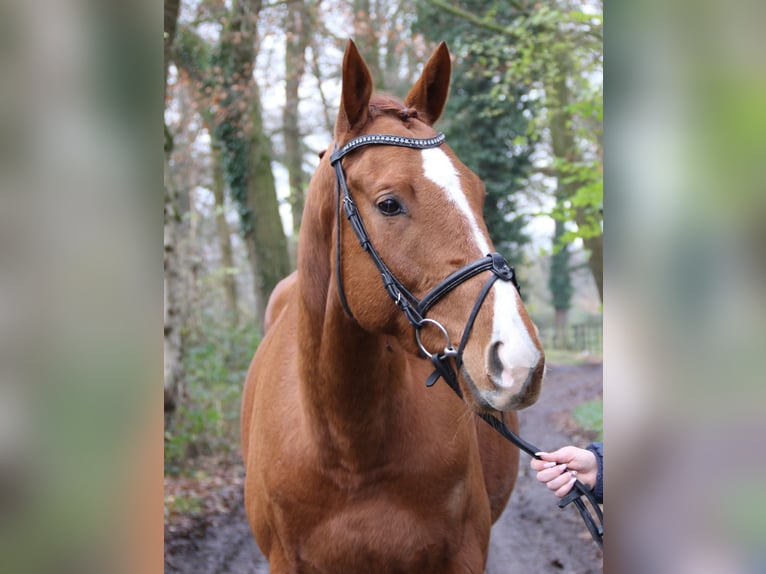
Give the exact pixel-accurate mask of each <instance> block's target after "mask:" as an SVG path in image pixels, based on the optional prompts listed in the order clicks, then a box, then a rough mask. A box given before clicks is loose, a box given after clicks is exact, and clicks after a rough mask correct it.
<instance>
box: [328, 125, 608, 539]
mask: <svg viewBox="0 0 766 574" xmlns="http://www.w3.org/2000/svg"><path fill="white" fill-rule="evenodd" d="M445 139H446V138H445V136H444V134H442V133H440V134H438V135H436V136H434V137H432V138H425V139H418V138H408V137H402V136H395V135H386V134H370V135H365V136H360V137H357V138H354V139H352V140H351V141H349V142H348V143H346V144H345V145H344V146H343V147H341V148H340V149H338V147H337V145H336V146H335V148H334V150H333V153H332V155H331V156H330V164H331V165H332V166H333V168H334V169H335V180H336V201H337V206H336V207H337V209H336V217H337V222H336V250H335V257H336V261H335V262H336V273H335V275H336V278H337V284H338V297H339V299H340V302H341V305H342V306H343V309H344V311H345V312H346V314H347V315H348V316H349V317H351V318H352V319H353V318H354V314H353V313H352V312H351V309H350V308H349V306H348V301H347V300H346V294H345V291H344V289H343V276H342V269H343V268H342V265H341V257H342V256H341V235H340V233H341V231H340V228H341V225H340V214H341V205H342V206H343V211H344V212H345V215H346V218H347V219H348V220H349V222H350V224H351V227H352V229H353V230H354V234H355V235H356V237H357V239H358V240H359V244H360V245H361V246H362V249H364V250H365V251H366V252H367V253H368V254H369V255H370V258H371V259H372V262H373V263H374V264H375V267H377V269H378V271H379V272H380V274H381V278H382V280H383V286H384V287H385V290H386V293H388V296H389V297H390V298H391V299H392V300H393V302H394V303H395V304H396V306H397V307H399V309H400V310H401V311H402V312H403V313H404V316H405V317H406V319H407V321H408V322H409V323H410V325H412V326H413V328H414V329H415V339H416V341H417V343H418V347H419V348H420V351H421V353H422V354H423V356H425V357H427V358H428V359H430V360H431V362H432V363H433V365H434V372H433V373H432V374H431V376H429V377H428V379H427V380H426V386H428V387H431V386H433V385H434V384H435V383H436V381H437V380H439V379H440V378H443V379H444V380H445V382H446V383H447V384H448V385H449V387H450V388H451V389H452V390H453V391H454V392H455V394H457V396H458V397H460V398H461V399H463V393H462V391H461V390H460V385H459V383H458V375H457V371H459V370H460V367H461V366H462V364H463V351H464V350H465V346H466V344H467V343H468V338H469V336H470V334H471V330H472V329H473V324H474V322H475V321H476V317H477V316H478V314H479V311H480V309H481V306H482V304H483V303H484V300H485V299H486V297H487V294H488V293H489V290H490V289H491V288H492V285H494V283H495V281H497V280H498V279H501V280H503V281H511V282H512V283H513V285H514V287H516V290H517V291H520V289H519V284H518V282H517V280H516V274H515V273H514V269H513V267H511V266H510V265H509V264H508V262H507V261H506V260H505V258H504V257H503V256H502V255H500V254H499V253H490V254H488V255H486V256H485V257H482V258H481V259H477V260H476V261H474V262H472V263H469V264H468V265H466V266H465V267H463V268H461V269H458V270H457V271H455V272H454V273H451V274H450V275H448V276H447V277H446V278H445V279H443V280H442V281H441V282H440V283H439V284H438V285H436V287H434V288H433V289H431V291H429V292H428V293H427V294H426V295H425V296H424V297H423V298H422V299H418V298H417V297H415V296H414V295H413V294H412V293H411V292H410V291H409V290H408V289H407V288H406V287H405V286H404V284H402V282H401V281H399V279H397V277H396V276H395V275H394V274H393V273H392V272H391V270H390V269H389V268H388V266H387V265H386V264H385V262H384V261H383V259H382V258H381V256H380V254H379V253H378V251H377V250H376V249H375V246H374V245H373V244H372V240H371V239H370V236H369V234H368V233H367V230H366V229H365V227H364V222H363V221H362V217H361V215H360V213H359V210H358V209H357V207H356V203H354V200H353V198H352V197H351V193H350V191H349V189H348V185H347V184H346V175H345V173H344V171H343V165H342V162H341V160H342V159H343V158H344V157H345V156H346V155H348V154H349V153H351V152H352V151H354V150H356V149H358V148H360V147H363V146H366V145H393V146H399V147H407V148H412V149H419V150H422V149H429V148H434V147H438V146H440V145H441V144H443V143H444V141H445ZM341 195H342V199H341ZM485 271H491V272H492V275H491V276H490V277H489V278H488V279H487V281H486V283H485V284H484V287H483V288H482V290H481V292H480V293H479V296H478V297H477V299H476V302H475V303H474V306H473V309H472V310H471V314H470V315H469V317H468V320H467V322H466V326H465V328H464V329H463V335H462V337H461V339H460V343H459V344H458V348H457V349H455V348H454V347H453V346H452V342H451V340H450V337H449V334H448V333H447V330H446V329H445V328H444V326H443V325H442V324H441V323H439V322H438V321H436V320H434V319H431V318H428V317H426V313H427V312H428V310H429V309H430V308H431V307H433V306H434V305H435V304H436V303H437V302H438V301H439V300H441V299H442V298H443V297H444V296H445V295H447V294H448V293H449V292H450V291H452V290H453V289H454V288H455V287H457V286H458V285H460V284H462V283H464V282H465V281H468V280H469V279H471V278H473V277H475V276H476V275H478V274H479V273H483V272H485ZM427 325H433V326H434V327H435V328H437V329H438V330H439V331H440V332H441V334H442V335H443V336H444V339H445V341H446V344H445V347H444V350H443V351H441V352H439V351H436V352H433V353H432V352H430V351H429V350H428V349H426V347H425V346H424V345H423V343H422V341H421V339H420V332H421V330H422V329H423V328H424V327H425V326H427ZM451 358H454V359H455V367H453V366H452V364H451V362H450V359H451ZM477 414H478V415H479V416H480V417H481V418H482V420H484V421H485V422H486V423H487V424H489V425H490V426H491V427H492V428H493V429H494V430H495V431H497V432H498V433H499V434H500V435H502V436H503V437H504V438H505V439H506V440H508V441H510V442H511V443H512V444H514V445H515V446H516V447H518V448H519V449H521V450H523V451H524V452H526V453H527V454H529V455H530V456H533V457H535V458H537V459H540V456H539V455H537V454H536V453H538V452H540V449H539V448H536V447H535V446H533V445H532V444H530V443H528V442H526V441H525V440H523V439H522V438H521V437H519V436H518V435H517V434H516V433H514V432H513V431H512V430H511V429H509V428H508V427H507V426H506V424H505V423H504V422H503V421H502V420H500V419H498V418H497V417H495V416H492V415H490V414H488V413H481V412H479V413H477ZM583 496H585V497H586V498H587V499H588V501H589V502H590V503H591V505H592V506H593V508H594V510H595V512H596V516H597V517H598V523H597V522H596V520H594V518H593V516H592V515H591V514H590V512H589V511H588V508H587V507H586V506H585V503H584V502H583V501H582V499H581V497H583ZM571 502H574V503H575V506H576V507H577V510H578V511H579V512H580V515H581V516H582V519H583V521H584V522H585V526H586V527H587V528H588V531H589V532H590V534H591V536H592V537H593V540H594V541H595V542H596V544H598V546H599V547H600V548H603V536H604V527H603V522H604V520H603V514H602V512H601V508H600V507H599V505H598V503H597V502H596V499H595V497H594V496H593V493H592V492H591V491H590V490H589V489H588V487H586V486H585V485H584V484H583V483H582V482H580V481H579V480H577V481H575V484H574V487H573V489H572V490H571V491H570V492H569V494H567V495H566V496H565V497H564V498H562V499H561V501H560V502H559V508H564V507H566V506H567V505H568V504H570V503H571Z"/></svg>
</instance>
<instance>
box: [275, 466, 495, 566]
mask: <svg viewBox="0 0 766 574" xmlns="http://www.w3.org/2000/svg"><path fill="white" fill-rule="evenodd" d="M307 462H308V464H302V465H299V466H298V467H296V468H294V470H295V471H296V472H298V473H300V476H301V480H295V481H284V480H282V481H281V482H279V483H277V482H273V483H271V484H270V488H269V490H270V494H269V497H268V500H269V501H270V504H271V509H270V512H269V516H270V519H269V522H270V528H271V529H272V531H274V534H276V536H275V537H274V538H275V539H276V540H279V543H280V544H281V546H282V548H281V550H280V552H281V553H283V554H284V555H285V556H289V557H290V558H289V559H288V561H289V562H294V563H295V564H298V565H304V566H305V567H307V571H317V572H333V573H343V572H381V573H385V572H450V571H451V568H450V566H449V565H450V564H451V563H452V562H453V561H455V560H456V557H457V556H458V555H462V554H464V553H465V552H469V553H471V552H473V554H475V555H476V556H477V557H478V558H477V560H478V561H479V562H480V561H481V559H482V558H481V556H482V551H481V546H482V543H481V540H482V539H483V538H486V537H488V530H489V518H488V516H487V513H486V511H485V510H486V509H485V508H484V507H485V506H486V504H485V503H483V502H482V501H484V500H485V499H486V497H482V496H481V495H480V493H475V492H474V489H475V486H476V482H475V481H474V480H472V479H471V473H470V472H469V471H468V469H467V468H462V469H457V468H451V469H445V472H444V473H443V475H436V476H430V477H429V476H419V473H418V472H417V471H416V470H415V471H413V472H411V473H408V472H406V470H402V468H403V469H406V468H407V467H406V466H403V467H402V468H400V469H398V470H397V471H396V472H393V473H390V472H387V471H385V470H384V471H382V472H379V473H369V474H366V475H362V476H353V473H348V472H345V471H341V470H335V471H329V472H328V471H327V469H324V470H322V471H321V472H320V471H319V470H318V462H317V461H315V460H313V461H312V460H308V461H307ZM269 482H270V481H269ZM467 532H468V539H470V540H474V539H476V542H471V543H468V544H466V533H467ZM477 536H478V537H477ZM299 571H303V569H302V568H299ZM457 571H466V570H465V569H458V570H457ZM478 571H480V570H478Z"/></svg>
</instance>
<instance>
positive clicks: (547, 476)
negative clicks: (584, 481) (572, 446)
mask: <svg viewBox="0 0 766 574" xmlns="http://www.w3.org/2000/svg"><path fill="white" fill-rule="evenodd" d="M566 469H567V465H565V464H559V465H557V466H554V467H553V468H546V469H545V470H541V471H540V472H538V473H537V480H539V481H540V482H545V483H547V482H550V481H551V480H553V479H555V478H558V477H559V476H561V474H562V473H563V472H564V471H566Z"/></svg>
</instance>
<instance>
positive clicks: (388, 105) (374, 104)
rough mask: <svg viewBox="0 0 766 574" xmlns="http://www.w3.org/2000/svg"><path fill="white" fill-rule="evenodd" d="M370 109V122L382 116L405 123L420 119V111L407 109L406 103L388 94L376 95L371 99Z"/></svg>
mask: <svg viewBox="0 0 766 574" xmlns="http://www.w3.org/2000/svg"><path fill="white" fill-rule="evenodd" d="M369 109H370V113H369V121H370V122H372V121H374V120H375V119H376V118H378V117H380V116H382V115H388V116H391V117H395V118H398V119H400V120H402V121H403V122H406V121H407V120H409V119H413V118H417V117H418V111H417V110H416V109H415V108H411V107H407V106H406V105H405V104H404V102H402V101H401V100H399V99H397V98H395V97H393V96H389V95H388V94H374V95H373V96H372V98H370V104H369Z"/></svg>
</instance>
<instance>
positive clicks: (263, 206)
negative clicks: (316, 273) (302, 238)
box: [245, 83, 290, 332]
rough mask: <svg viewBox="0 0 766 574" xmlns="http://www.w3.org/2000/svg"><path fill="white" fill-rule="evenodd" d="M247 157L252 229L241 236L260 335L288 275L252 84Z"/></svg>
mask: <svg viewBox="0 0 766 574" xmlns="http://www.w3.org/2000/svg"><path fill="white" fill-rule="evenodd" d="M253 88H254V89H253V98H252V101H251V106H252V108H251V113H250V117H251V122H250V126H251V127H250V142H249V143H250V153H249V156H248V173H249V177H248V183H247V207H248V209H249V210H250V212H251V214H252V225H251V226H250V229H249V232H248V233H247V234H246V235H245V240H246V241H247V242H248V243H249V244H250V246H249V252H250V254H251V258H252V259H251V260H252V263H253V268H254V269H255V298H256V302H255V310H256V320H257V322H258V325H259V327H260V329H261V332H263V320H264V316H265V314H266V304H267V303H268V298H269V295H270V294H271V292H272V291H273V290H274V287H276V285H277V283H278V282H279V281H280V280H281V279H282V278H284V277H286V276H287V275H288V274H289V273H290V259H289V256H288V254H287V239H286V237H285V232H284V229H283V227H282V218H281V217H280V215H279V201H278V200H277V190H276V185H275V183H274V173H273V172H272V170H271V158H272V152H271V141H270V140H269V138H268V137H267V136H266V134H264V132H263V116H262V112H261V102H260V94H259V91H258V86H257V85H256V84H255V83H254V84H253Z"/></svg>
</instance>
